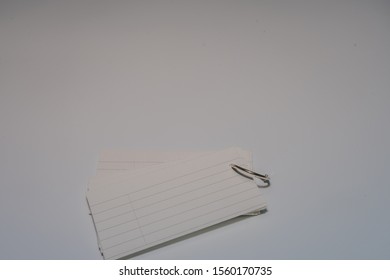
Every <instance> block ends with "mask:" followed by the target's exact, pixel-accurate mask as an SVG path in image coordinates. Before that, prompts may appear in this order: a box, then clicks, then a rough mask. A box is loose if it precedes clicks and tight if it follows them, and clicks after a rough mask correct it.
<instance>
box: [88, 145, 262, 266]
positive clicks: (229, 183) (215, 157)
mask: <svg viewBox="0 0 390 280" xmlns="http://www.w3.org/2000/svg"><path fill="white" fill-rule="evenodd" d="M232 163H235V164H240V165H243V166H247V165H249V164H250V155H249V154H248V153H247V152H245V151H243V150H241V149H238V148H230V149H226V150H223V151H219V152H212V153H207V154H204V155H200V156H197V157H194V158H190V159H185V160H179V161H175V162H170V163H164V164H160V165H159V167H154V168H150V169H149V172H148V173H147V174H146V173H145V172H138V173H137V172H135V173H128V174H123V175H121V176H119V177H120V178H119V179H117V180H116V181H115V182H109V181H106V182H105V184H107V185H106V186H104V187H102V186H100V187H97V188H94V187H93V186H91V188H90V189H89V191H88V193H87V199H88V203H89V207H90V210H91V214H92V217H93V219H94V223H95V227H96V231H97V235H98V239H99V244H100V246H101V251H102V253H103V256H104V258H105V259H119V258H124V257H126V256H129V255H132V254H134V253H136V252H138V251H141V250H144V249H147V248H150V247H153V246H155V245H158V244H161V243H164V242H166V241H169V240H172V239H175V238H178V237H180V236H183V235H185V234H188V233H192V232H194V231H197V230H200V229H203V228H206V227H209V226H211V225H214V224H217V223H220V222H223V221H226V220H228V219H231V218H234V217H237V216H240V215H242V214H245V213H248V212H250V211H254V210H257V209H264V208H265V206H266V205H265V201H264V199H263V197H262V196H261V194H260V192H259V190H258V188H257V186H256V185H255V184H254V182H253V181H251V180H248V179H247V178H244V177H242V176H240V175H238V174H237V173H236V172H234V171H233V170H232V169H231V167H230V164H232ZM95 183H97V182H95Z"/></svg>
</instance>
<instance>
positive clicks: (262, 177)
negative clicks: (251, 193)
mask: <svg viewBox="0 0 390 280" xmlns="http://www.w3.org/2000/svg"><path fill="white" fill-rule="evenodd" d="M230 167H231V168H232V169H233V170H234V171H236V172H237V173H238V174H240V175H241V176H244V177H246V178H248V179H251V180H254V181H255V182H256V184H257V185H258V186H259V187H262V188H267V187H269V186H270V185H271V183H270V178H269V176H268V175H267V174H265V175H262V174H259V173H256V172H254V171H252V170H249V169H246V168H244V167H241V166H239V165H237V164H230ZM245 173H247V174H249V175H251V176H248V175H247V174H245ZM258 179H260V180H261V181H263V183H264V184H265V185H259V184H258V183H257V182H258Z"/></svg>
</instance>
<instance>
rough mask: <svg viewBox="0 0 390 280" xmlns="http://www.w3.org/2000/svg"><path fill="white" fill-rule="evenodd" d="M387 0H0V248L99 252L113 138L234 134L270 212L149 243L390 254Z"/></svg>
mask: <svg viewBox="0 0 390 280" xmlns="http://www.w3.org/2000/svg"><path fill="white" fill-rule="evenodd" d="M389 51H390V3H389V2H388V1H385V0H383V1H215V0H214V1H213V0H212V1H86V0H82V1H75V0H74V1H44V0H42V1H40V0H39V1H38V0H36V1H27V0H25V1H18V0H16V1H11V0H8V1H6V0H2V1H0V223H1V224H0V258H2V259H99V258H100V255H99V252H98V250H97V243H96V237H95V232H94V229H93V225H92V222H91V220H90V217H89V216H88V210H87V206H86V202H85V193H86V184H87V182H88V178H89V177H90V176H92V175H93V174H94V172H95V169H96V163H97V158H98V154H99V152H100V151H101V150H102V149H107V148H130V149H148V148H151V149H164V150H169V149H190V150H191V149H196V150H203V149H205V150H213V149H222V148H225V147H229V146H241V147H243V148H245V149H248V150H250V151H252V152H253V156H254V165H255V167H256V170H257V171H259V172H264V173H269V174H270V175H271V176H272V181H271V182H272V187H271V188H269V189H267V190H263V191H264V194H265V197H266V199H267V202H268V205H269V207H268V213H266V214H264V215H261V216H257V217H253V218H250V219H245V220H243V221H240V222H237V223H233V224H230V225H227V226H225V227H222V228H218V229H216V230H213V231H210V232H208V233H205V234H202V235H198V236H196V237H193V238H190V239H187V240H184V241H181V242H177V243H174V244H172V245H169V246H166V247H164V248H160V249H158V250H155V251H152V252H149V253H147V254H144V255H140V256H139V257H138V258H144V259H344V258H346V259H360V258H361V259H377V258H379V259H381V258H385V259H389V258H390V234H389V233H390V222H389V213H390V206H389V203H390V188H389V186H390V184H389V181H390V178H389V167H390V149H389V143H390V127H389V120H390V110H389V105H390V94H389V92H390V91H389V89H390V54H389Z"/></svg>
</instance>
